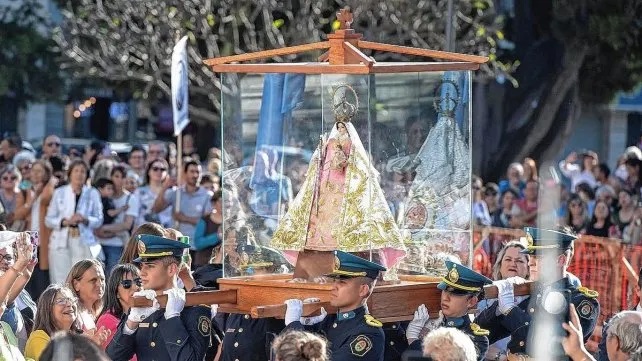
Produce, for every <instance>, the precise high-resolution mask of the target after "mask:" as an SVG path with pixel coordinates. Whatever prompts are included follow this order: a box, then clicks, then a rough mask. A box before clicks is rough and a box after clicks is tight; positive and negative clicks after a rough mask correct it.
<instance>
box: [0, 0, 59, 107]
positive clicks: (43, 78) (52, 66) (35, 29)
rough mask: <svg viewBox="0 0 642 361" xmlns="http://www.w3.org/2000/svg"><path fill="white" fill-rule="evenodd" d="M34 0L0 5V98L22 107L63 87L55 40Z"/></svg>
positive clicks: (39, 6)
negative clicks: (0, 42)
mask: <svg viewBox="0 0 642 361" xmlns="http://www.w3.org/2000/svg"><path fill="white" fill-rule="evenodd" d="M41 14H42V9H41V5H40V3H39V2H38V1H37V0H24V1H21V2H19V3H18V4H13V3H11V2H10V3H8V4H6V5H1V6H0V39H2V46H1V47H0V98H1V97H9V98H13V99H14V104H17V106H18V107H24V106H25V105H26V104H27V103H28V102H30V101H38V100H45V99H52V98H55V97H56V96H57V95H59V94H60V90H61V88H62V86H61V84H62V82H61V80H60V79H61V77H60V73H59V65H58V64H57V61H56V56H57V55H56V52H55V51H54V45H55V44H54V43H53V41H52V39H51V38H50V36H49V34H47V21H46V20H45V19H44V18H43V16H42V15H41Z"/></svg>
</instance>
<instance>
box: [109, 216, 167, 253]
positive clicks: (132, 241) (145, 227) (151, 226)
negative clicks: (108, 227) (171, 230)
mask: <svg viewBox="0 0 642 361" xmlns="http://www.w3.org/2000/svg"><path fill="white" fill-rule="evenodd" d="M140 234H149V235H152V236H159V237H165V228H163V226H161V225H160V224H158V223H152V222H147V223H143V224H141V225H140V226H138V228H136V230H135V231H134V232H133V233H132V235H131V237H129V240H128V241H127V244H125V249H124V250H123V254H122V255H121V256H120V260H118V263H131V262H132V261H133V260H135V259H136V258H138V235H140Z"/></svg>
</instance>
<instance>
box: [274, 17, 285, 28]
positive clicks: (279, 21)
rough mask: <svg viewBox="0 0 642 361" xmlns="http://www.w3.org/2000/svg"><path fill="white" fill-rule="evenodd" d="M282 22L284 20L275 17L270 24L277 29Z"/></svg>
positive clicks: (283, 22)
mask: <svg viewBox="0 0 642 361" xmlns="http://www.w3.org/2000/svg"><path fill="white" fill-rule="evenodd" d="M283 24H285V20H283V19H276V20H274V21H273V22H272V26H274V27H275V28H277V29H279V28H280V27H282V26H283Z"/></svg>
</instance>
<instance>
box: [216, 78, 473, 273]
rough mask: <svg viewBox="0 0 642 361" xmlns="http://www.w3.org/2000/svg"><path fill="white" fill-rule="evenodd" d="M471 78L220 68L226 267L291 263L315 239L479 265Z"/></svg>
mask: <svg viewBox="0 0 642 361" xmlns="http://www.w3.org/2000/svg"><path fill="white" fill-rule="evenodd" d="M470 77H471V73H470V71H465V70H461V71H437V72H409V73H393V74H365V75H360V74H358V75H354V74H296V73H268V74H242V75H241V74H237V73H229V74H228V73H224V74H221V78H222V79H221V80H222V84H224V86H225V87H226V88H227V89H230V91H229V92H225V93H224V95H223V100H222V109H223V112H222V117H221V128H222V134H223V140H222V144H223V150H224V172H223V182H224V186H223V189H224V194H223V198H224V212H225V220H224V230H225V231H224V238H223V243H224V250H225V255H226V256H225V259H226V260H227V262H226V263H225V265H224V274H225V276H226V277H227V276H239V275H253V274H260V273H291V272H293V271H294V268H295V266H296V260H297V256H298V254H299V251H303V250H312V251H331V250H335V249H340V250H343V251H348V252H355V253H357V254H360V255H362V256H364V257H367V258H370V259H371V260H375V261H377V262H379V263H382V264H383V265H384V266H386V267H387V268H388V269H389V270H390V271H391V272H389V273H390V274H392V275H394V274H412V275H438V274H441V273H442V271H443V269H444V260H445V259H448V258H455V259H457V260H458V261H459V262H462V263H464V264H468V263H469V262H470V252H471V245H470V242H471V227H470V226H471V207H470V204H471V200H470V194H471V192H470V184H471V181H470V176H471V174H470V166H471V156H470V142H469V140H470V139H469V137H470V125H471V122H470V102H469V99H470Z"/></svg>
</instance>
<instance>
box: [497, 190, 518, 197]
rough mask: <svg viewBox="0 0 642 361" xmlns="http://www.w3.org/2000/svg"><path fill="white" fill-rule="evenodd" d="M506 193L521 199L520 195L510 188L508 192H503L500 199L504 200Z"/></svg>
mask: <svg viewBox="0 0 642 361" xmlns="http://www.w3.org/2000/svg"><path fill="white" fill-rule="evenodd" d="M506 193H510V194H512V195H513V196H514V197H515V198H517V199H519V194H518V193H517V192H516V191H515V190H514V189H512V188H508V189H507V190H505V191H503V192H502V195H501V196H500V199H504V196H505V195H506Z"/></svg>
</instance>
